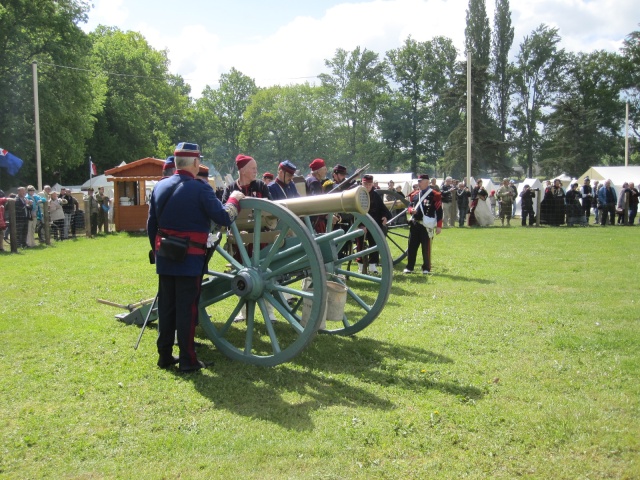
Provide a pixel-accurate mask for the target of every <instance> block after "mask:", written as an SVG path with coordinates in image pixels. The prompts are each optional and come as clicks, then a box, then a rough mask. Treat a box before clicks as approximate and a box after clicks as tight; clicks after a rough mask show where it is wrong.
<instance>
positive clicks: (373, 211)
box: [356, 175, 391, 273]
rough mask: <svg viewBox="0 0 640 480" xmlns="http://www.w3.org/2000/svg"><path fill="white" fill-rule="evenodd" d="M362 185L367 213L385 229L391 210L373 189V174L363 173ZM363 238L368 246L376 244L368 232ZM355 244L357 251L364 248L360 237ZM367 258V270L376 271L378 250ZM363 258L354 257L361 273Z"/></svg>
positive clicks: (378, 258) (378, 257) (378, 256)
mask: <svg viewBox="0 0 640 480" xmlns="http://www.w3.org/2000/svg"><path fill="white" fill-rule="evenodd" d="M362 186H363V187H364V188H366V189H367V193H368V194H369V215H371V218H373V219H374V220H375V221H376V223H377V224H378V225H380V228H382V230H383V231H385V229H386V225H387V220H389V219H390V218H391V212H390V211H389V209H388V208H387V206H386V205H385V204H384V200H382V197H381V196H380V195H378V194H377V193H375V192H374V191H373V175H363V176H362ZM365 238H366V239H367V242H368V243H369V246H370V247H371V246H373V245H375V244H376V243H375V240H374V239H373V237H372V236H371V233H370V232H367V233H366V237H365ZM356 246H357V247H358V251H361V250H363V249H364V245H363V238H362V237H358V238H357V239H356ZM367 259H368V263H369V268H368V269H369V272H371V273H378V263H380V254H379V252H377V251H375V252H373V253H372V254H371V255H368V256H367ZM363 260H364V259H363V258H356V262H357V263H358V273H362V272H363V270H364V266H363Z"/></svg>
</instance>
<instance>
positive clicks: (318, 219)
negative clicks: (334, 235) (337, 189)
mask: <svg viewBox="0 0 640 480" xmlns="http://www.w3.org/2000/svg"><path fill="white" fill-rule="evenodd" d="M309 168H310V169H311V173H310V174H309V175H308V176H307V178H306V179H305V182H304V183H305V185H306V190H307V195H322V194H323V193H324V188H323V187H322V185H323V184H324V182H325V180H326V178H325V177H326V176H327V165H326V164H325V163H324V160H323V159H321V158H316V159H315V160H314V161H313V162H311V163H310V164H309ZM310 220H311V225H313V229H314V230H315V231H316V232H317V233H325V232H326V231H327V217H326V216H325V215H316V216H312V217H311V218H310Z"/></svg>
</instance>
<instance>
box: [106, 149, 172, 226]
mask: <svg viewBox="0 0 640 480" xmlns="http://www.w3.org/2000/svg"><path fill="white" fill-rule="evenodd" d="M163 165H164V160H159V159H157V158H143V159H141V160H136V161H135V162H131V163H128V164H126V165H120V166H119V167H116V168H112V169H110V170H107V171H105V172H104V173H105V175H107V180H109V181H111V182H113V201H112V205H113V223H115V226H116V231H117V232H123V231H124V232H141V231H145V230H146V229H147V216H148V214H149V205H148V202H149V198H150V197H151V191H152V189H153V186H154V185H155V183H156V182H157V181H158V180H160V179H161V178H162V166H163Z"/></svg>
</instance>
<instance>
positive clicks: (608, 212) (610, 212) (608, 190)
mask: <svg viewBox="0 0 640 480" xmlns="http://www.w3.org/2000/svg"><path fill="white" fill-rule="evenodd" d="M617 203H618V196H617V195H616V190H615V189H614V188H613V186H612V185H611V180H610V179H607V180H605V181H604V186H602V187H601V188H600V190H598V205H599V207H600V215H601V218H600V225H602V226H603V227H604V226H606V225H607V217H609V223H610V224H611V225H615V215H616V204H617Z"/></svg>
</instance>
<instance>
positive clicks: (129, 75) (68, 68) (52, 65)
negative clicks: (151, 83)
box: [39, 62, 188, 80]
mask: <svg viewBox="0 0 640 480" xmlns="http://www.w3.org/2000/svg"><path fill="white" fill-rule="evenodd" d="M39 63H40V64H41V65H48V66H50V67H57V68H66V69H67V70H78V71H80V72H89V73H93V74H94V75H112V76H115V77H133V78H148V79H151V80H166V79H167V77H150V76H148V75H133V74H130V73H115V72H96V71H95V70H89V69H88V68H79V67H69V66H66V65H57V64H55V63H47V62H39ZM185 80H188V79H185Z"/></svg>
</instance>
